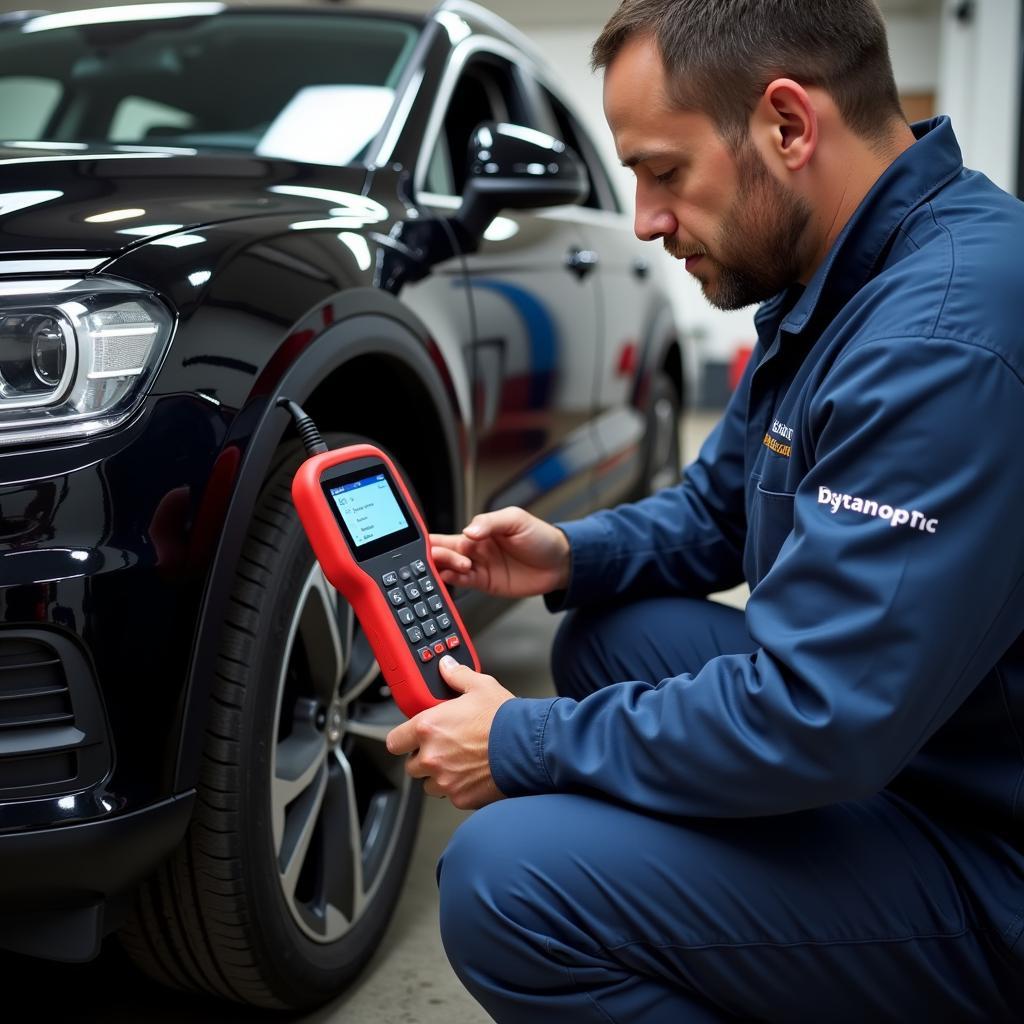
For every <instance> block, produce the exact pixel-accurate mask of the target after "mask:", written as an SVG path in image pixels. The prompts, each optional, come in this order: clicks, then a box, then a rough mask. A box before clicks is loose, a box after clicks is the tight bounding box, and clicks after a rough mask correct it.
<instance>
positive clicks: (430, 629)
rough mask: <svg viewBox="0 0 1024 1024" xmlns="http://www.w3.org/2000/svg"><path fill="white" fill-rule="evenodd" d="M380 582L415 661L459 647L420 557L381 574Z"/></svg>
mask: <svg viewBox="0 0 1024 1024" xmlns="http://www.w3.org/2000/svg"><path fill="white" fill-rule="evenodd" d="M380 581H381V583H382V584H383V585H384V589H385V591H386V593H387V597H388V602H389V603H390V604H391V606H392V607H393V608H394V610H395V615H396V616H397V618H398V621H399V623H400V624H401V626H402V628H403V630H404V631H405V635H406V637H407V638H408V640H409V643H410V644H411V645H412V646H413V647H414V648H415V653H416V658H417V660H419V661H420V662H422V663H426V662H429V661H432V660H433V659H434V658H439V657H441V655H442V654H445V653H447V652H448V651H450V650H454V649H455V648H456V647H459V646H461V644H462V641H461V639H460V638H459V635H458V633H456V632H455V628H456V627H455V623H454V622H453V620H452V617H451V615H450V614H449V612H448V610H447V609H446V608H445V602H444V598H442V597H441V595H440V593H438V585H437V581H436V580H434V579H433V578H432V577H431V576H430V567H429V566H428V565H427V563H426V562H425V561H423V559H421V558H417V559H416V560H415V561H413V562H410V563H409V565H403V566H399V567H398V568H396V569H392V570H390V571H388V572H385V573H381V576H380Z"/></svg>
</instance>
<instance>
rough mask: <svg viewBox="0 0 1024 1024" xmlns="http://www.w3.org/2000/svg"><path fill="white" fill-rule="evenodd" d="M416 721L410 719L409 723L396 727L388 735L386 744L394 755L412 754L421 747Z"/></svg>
mask: <svg viewBox="0 0 1024 1024" xmlns="http://www.w3.org/2000/svg"><path fill="white" fill-rule="evenodd" d="M415 721H416V719H415V718H410V719H409V721H408V722H403V723H402V724H401V725H396V726H395V728H394V729H392V730H391V732H389V733H388V735H387V739H386V740H385V743H386V744H387V748H388V750H389V751H390V752H391V753H392V754H411V753H412V752H413V751H414V750H415V749H416V748H417V747H418V746H419V741H418V740H417V738H416V726H415V725H414V724H413V723H414V722H415Z"/></svg>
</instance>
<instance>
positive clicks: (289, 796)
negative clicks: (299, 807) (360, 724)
mask: <svg viewBox="0 0 1024 1024" xmlns="http://www.w3.org/2000/svg"><path fill="white" fill-rule="evenodd" d="M326 758H327V744H326V743H325V742H324V738H323V736H322V735H321V734H320V733H319V732H318V731H317V730H316V729H315V728H314V727H313V726H311V725H307V726H305V727H304V728H301V729H297V730H296V731H295V732H293V733H292V734H291V735H290V736H289V737H288V738H287V739H285V740H283V741H282V742H281V743H279V744H278V745H277V748H276V750H275V751H274V774H273V782H272V790H271V794H270V799H271V807H272V808H273V819H274V820H273V828H274V849H275V850H280V848H281V840H282V838H283V836H284V819H285V812H286V811H287V809H288V807H289V805H290V804H292V803H293V802H294V801H295V800H297V799H298V798H299V797H300V796H301V795H302V794H303V793H304V792H305V791H306V790H307V789H308V788H309V787H310V786H311V785H312V784H313V783H314V782H315V781H316V778H317V773H318V772H319V771H320V769H321V767H322V766H323V763H324V761H325V760H326Z"/></svg>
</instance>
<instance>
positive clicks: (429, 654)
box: [419, 647, 443, 661]
mask: <svg viewBox="0 0 1024 1024" xmlns="http://www.w3.org/2000/svg"><path fill="white" fill-rule="evenodd" d="M442 649H443V648H442ZM419 655H420V661H433V660H434V652H433V651H432V650H431V649H430V648H429V647H421V648H420V650H419Z"/></svg>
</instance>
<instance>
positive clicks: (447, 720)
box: [387, 655, 514, 810]
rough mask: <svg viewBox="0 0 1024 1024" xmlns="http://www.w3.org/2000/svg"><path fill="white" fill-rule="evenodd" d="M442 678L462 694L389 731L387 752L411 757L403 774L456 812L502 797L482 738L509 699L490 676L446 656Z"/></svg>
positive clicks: (422, 712) (487, 735) (484, 740)
mask: <svg viewBox="0 0 1024 1024" xmlns="http://www.w3.org/2000/svg"><path fill="white" fill-rule="evenodd" d="M441 675H442V677H443V678H444V681H445V682H446V683H447V684H448V685H449V686H450V687H451V688H452V689H453V690H458V691H459V693H460V694H461V696H459V697H453V698H452V699H451V700H449V701H446V702H445V703H444V704H439V705H437V707H433V708H428V709H427V710H426V711H421V712H420V713H419V714H418V715H417V716H416V717H415V718H411V719H410V720H409V721H408V722H403V723H402V724H401V725H399V726H397V727H396V728H394V729H392V730H391V732H390V733H389V734H388V739H387V745H388V750H390V751H391V753H392V754H410V753H411V754H412V757H410V758H409V760H408V761H407V762H406V766H405V770H406V772H408V773H409V774H410V775H411V776H412V777H413V778H414V779H424V780H425V781H424V784H423V791H424V792H425V793H426V794H427V795H428V796H442V797H443V796H446V797H448V799H449V800H451V802H452V805H453V806H454V807H458V808H459V809H460V810H475V809H476V808H478V807H484V806H486V805H487V804H490V803H494V801H495V800H500V799H502V797H503V794H502V792H501V791H500V790H499V789H498V787H497V786H496V785H495V784H494V779H493V778H491V766H490V761H489V760H488V758H487V740H488V737H489V736H490V734H491V722H493V721H494V715H495V713H496V712H497V710H498V708H499V707H501V705H502V704H504V703H505V701H507V700H512V699H513V696H514V695H513V694H511V693H509V691H508V690H506V689H505V687H503V686H502V685H501V684H500V683H499V682H498V680H497V679H495V678H494V677H493V676H485V675H481V673H479V672H474V671H473V670H472V669H471V668H469V667H468V666H467V665H460V664H459V663H458V662H457V661H456V660H455V659H454V658H451V657H449V656H448V655H445V657H443V658H442V659H441Z"/></svg>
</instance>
